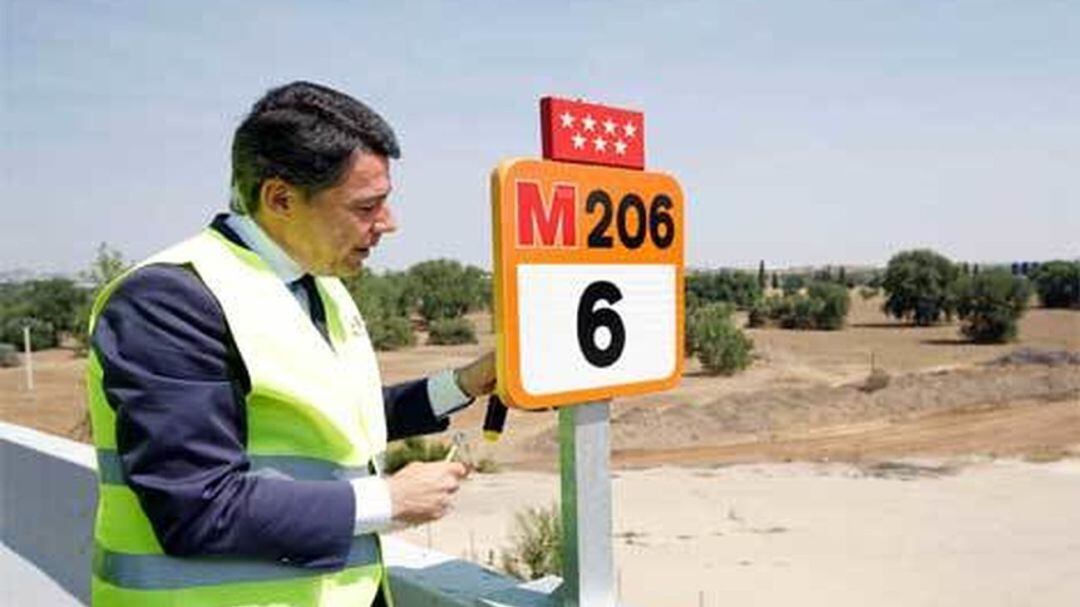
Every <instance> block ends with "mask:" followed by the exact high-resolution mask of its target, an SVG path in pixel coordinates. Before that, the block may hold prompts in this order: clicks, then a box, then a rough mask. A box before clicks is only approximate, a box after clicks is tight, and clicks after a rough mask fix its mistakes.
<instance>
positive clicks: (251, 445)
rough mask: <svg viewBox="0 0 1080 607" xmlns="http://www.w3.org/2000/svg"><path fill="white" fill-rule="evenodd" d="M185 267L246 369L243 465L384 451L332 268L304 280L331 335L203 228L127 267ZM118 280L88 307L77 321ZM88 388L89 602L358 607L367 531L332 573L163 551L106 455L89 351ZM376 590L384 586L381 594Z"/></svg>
mask: <svg viewBox="0 0 1080 607" xmlns="http://www.w3.org/2000/svg"><path fill="white" fill-rule="evenodd" d="M152 263H167V264H177V265H181V264H183V265H190V266H191V267H193V268H194V270H195V272H196V273H197V274H198V276H199V278H200V279H201V280H202V282H203V283H204V284H205V285H206V286H207V287H208V288H209V289H210V291H211V292H212V293H213V295H214V297H215V298H216V299H217V301H218V302H219V303H220V304H221V308H222V310H223V312H224V314H225V319H226V321H227V322H228V325H229V329H230V331H231V333H232V337H233V339H234V340H235V342H236V346H237V348H238V350H239V353H240V356H241V358H242V359H243V361H244V365H245V366H246V368H247V372H248V375H249V376H250V379H251V391H250V392H249V393H248V395H247V399H246V411H247V446H246V450H247V455H248V457H249V459H250V461H251V463H252V468H253V469H255V470H257V469H273V470H276V471H277V472H278V473H284V474H287V475H289V476H291V477H293V478H298V479H307V480H318V479H333V478H342V477H344V476H347V475H349V474H350V473H356V472H357V471H359V470H366V469H367V467H368V465H369V463H370V464H373V465H374V466H376V468H378V467H379V462H380V461H381V458H382V455H383V453H384V452H385V450H386V421H385V417H384V413H383V400H382V387H381V381H380V378H379V369H378V366H377V363H376V360H375V353H374V351H373V350H372V348H371V342H370V340H369V338H368V335H367V331H366V328H365V325H364V322H363V320H362V319H361V317H360V313H359V312H358V311H357V309H356V305H355V304H354V303H353V300H352V298H351V297H350V295H349V293H348V291H346V289H345V287H344V286H343V285H342V284H341V281H339V280H337V279H336V278H317V279H316V281H315V282H316V285H317V287H318V291H319V295H320V296H321V298H322V301H323V304H324V307H325V308H326V319H327V330H328V333H329V335H330V342H331V344H332V347H331V345H330V344H328V343H327V341H326V340H325V339H324V338H323V336H322V335H321V334H320V333H319V331H318V329H316V328H315V326H314V325H313V324H312V322H311V320H310V318H309V317H308V316H307V315H306V313H305V312H304V310H303V309H302V308H301V307H300V306H299V305H298V303H297V301H296V299H295V298H294V297H293V295H292V294H291V293H290V292H289V290H288V288H287V287H286V286H285V285H284V284H283V283H282V282H281V280H280V279H279V278H278V277H277V276H276V275H275V274H274V273H273V272H272V271H271V270H270V268H269V267H267V265H266V264H265V263H264V262H263V261H262V259H261V258H260V257H259V256H258V255H256V254H255V253H253V252H251V251H249V250H247V249H244V248H243V247H240V246H237V245H235V244H234V243H232V242H230V241H228V240H227V239H226V238H224V237H223V236H222V235H221V234H219V233H218V232H216V231H214V230H211V229H208V230H205V231H204V232H202V233H201V234H199V235H197V236H195V237H194V238H191V239H189V240H187V241H185V242H182V243H180V244H178V245H176V246H174V247H172V248H170V249H167V250H166V251H164V252H162V253H159V254H158V255H155V256H153V257H151V258H150V259H148V260H146V261H144V262H143V263H142V264H139V266H137V267H141V266H143V265H147V264H152ZM125 277H126V275H125V276H121V277H120V278H118V279H117V280H116V281H114V282H113V283H112V284H110V285H109V286H107V287H106V288H105V289H103V291H102V293H101V294H100V296H99V297H98V299H97V301H96V302H95V304H94V308H93V311H92V313H91V318H90V331H91V333H92V332H93V328H94V324H95V322H96V320H97V317H98V315H99V314H100V313H101V310H102V308H103V307H104V305H105V303H106V302H107V301H108V299H109V297H110V295H111V294H112V293H113V292H114V291H115V289H116V287H117V286H118V285H119V284H120V283H121V282H122V281H123V280H124V278H125ZM86 377H87V388H88V389H87V393H88V397H89V407H90V415H91V423H92V426H93V435H94V445H95V446H96V447H97V453H98V489H99V497H98V510H97V518H96V521H95V526H94V542H95V554H94V560H93V575H92V582H91V586H92V587H91V593H92V596H93V604H94V605H95V606H96V607H113V606H118V607H127V606H131V607H135V606H138V607H165V606H169V607H173V606H175V607H181V606H182V607H225V606H228V607H240V606H245V607H246V606H260V607H269V606H271V605H273V606H286V605H288V606H303V607H360V606H367V605H369V604H370V603H371V602H372V600H373V599H374V597H375V595H376V593H377V592H378V589H379V587H380V585H383V586H384V587H385V585H386V573H385V570H384V567H383V565H382V559H381V556H380V550H379V542H378V536H376V535H375V534H368V535H360V536H357V537H355V538H354V539H353V543H352V547H351V550H350V553H349V557H348V560H347V564H346V566H345V568H344V569H342V570H340V571H336V572H331V573H320V572H315V571H311V570H308V569H303V568H299V567H295V566H289V565H287V564H283V563H277V562H273V561H267V560H262V561H260V560H254V559H240V558H237V559H231V558H230V559H226V558H221V557H202V558H180V557H172V556H168V555H165V554H164V551H163V550H162V548H161V544H160V542H159V541H158V538H157V536H156V535H155V533H154V530H153V528H152V527H151V525H150V521H149V519H148V518H147V516H146V514H145V513H144V512H143V510H142V507H141V506H140V505H139V501H138V498H137V497H136V495H135V493H134V492H133V491H132V490H131V488H130V487H128V485H127V484H126V483H125V480H124V475H123V472H122V470H121V467H120V461H119V457H118V456H117V451H116V414H115V412H114V411H113V409H112V408H111V407H110V406H109V404H108V402H107V401H106V397H105V392H104V389H103V386H102V368H101V364H100V362H99V361H98V360H97V358H96V356H95V355H94V354H93V353H91V355H90V360H89V364H88V365H87V375H86ZM387 597H389V593H388V592H387Z"/></svg>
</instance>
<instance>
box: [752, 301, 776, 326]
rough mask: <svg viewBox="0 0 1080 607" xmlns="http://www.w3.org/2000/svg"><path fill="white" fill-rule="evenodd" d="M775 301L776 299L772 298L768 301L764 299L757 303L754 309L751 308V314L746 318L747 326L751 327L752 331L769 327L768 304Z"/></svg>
mask: <svg viewBox="0 0 1080 607" xmlns="http://www.w3.org/2000/svg"><path fill="white" fill-rule="evenodd" d="M773 299H776V298H775V297H770V298H768V299H763V300H761V301H758V302H756V303H755V304H754V307H752V308H750V314H749V315H748V316H747V318H746V326H748V327H750V328H751V329H757V328H760V327H764V326H765V325H767V324H768V323H769V304H768V302H769V301H771V300H773Z"/></svg>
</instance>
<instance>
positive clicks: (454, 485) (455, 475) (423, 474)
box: [387, 462, 469, 525]
mask: <svg viewBox="0 0 1080 607" xmlns="http://www.w3.org/2000/svg"><path fill="white" fill-rule="evenodd" d="M468 475H469V471H468V469H467V468H465V466H464V464H461V463H460V462H429V463H421V462H413V463H411V464H409V465H408V466H405V467H404V468H402V469H401V470H399V471H398V472H397V474H395V475H393V476H391V477H390V478H389V479H387V485H389V487H390V503H391V505H392V506H393V515H392V518H393V519H394V520H395V521H400V522H403V523H407V524H409V525H418V524H420V523H427V522H430V521H434V520H437V519H440V518H442V517H443V516H445V515H446V513H447V511H448V510H449V508H450V496H452V495H453V494H454V493H456V492H457V490H458V488H459V487H460V486H461V481H462V479H464V478H465V477H466V476H468Z"/></svg>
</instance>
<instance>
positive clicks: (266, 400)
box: [87, 82, 494, 607]
mask: <svg viewBox="0 0 1080 607" xmlns="http://www.w3.org/2000/svg"><path fill="white" fill-rule="evenodd" d="M398 156H399V150H398V145H397V141H396V138H395V136H394V133H393V131H392V130H391V128H390V126H389V125H388V124H387V123H386V122H385V121H384V120H383V119H382V118H381V117H380V116H379V115H378V114H376V113H375V112H373V111H372V110H371V109H369V108H368V107H366V106H365V105H363V104H361V103H360V102H358V101H356V100H354V99H352V98H350V97H348V96H346V95H344V94H342V93H340V92H337V91H334V90H332V89H329V88H326V87H322V86H318V85H314V84H310V83H305V82H297V83H293V84H289V85H287V86H283V87H280V88H277V89H274V90H271V91H270V92H269V93H267V94H266V96H265V97H263V98H262V99H261V100H260V101H258V102H257V103H256V104H255V106H254V107H253V108H252V110H251V113H250V114H249V115H248V116H247V117H246V118H245V120H244V121H243V123H242V124H241V125H240V126H239V127H238V128H237V130H236V133H235V136H234V140H233V176H232V179H233V200H232V204H231V206H232V210H233V214H230V215H220V216H218V217H216V218H215V219H214V220H213V222H212V224H211V225H210V227H209V228H208V229H207V230H205V231H204V232H203V233H201V234H199V235H197V236H195V237H194V238H191V239H189V240H187V241H185V242H182V243H180V244H178V245H175V246H174V247H172V248H170V249H167V250H166V251H164V252H162V253H159V254H158V255H155V256H154V257H152V258H150V259H149V260H147V261H146V262H143V263H142V264H139V265H138V266H136V268H135V269H133V270H132V271H130V272H129V273H127V274H126V275H124V276H122V277H121V278H120V279H118V280H117V281H116V282H115V283H113V284H111V285H109V286H108V287H106V289H104V291H103V293H102V294H101V295H100V296H99V298H98V301H97V302H96V304H95V306H94V310H93V312H92V314H91V324H90V327H91V328H90V330H91V335H92V341H91V343H92V349H91V357H90V362H89V365H88V372H87V381H88V393H89V400H90V410H91V418H92V422H93V434H94V443H95V445H96V446H97V449H98V460H99V479H100V480H99V489H100V497H99V504H98V514H97V520H96V525H95V531H94V536H95V544H96V546H95V555H94V564H93V578H92V580H93V581H92V584H93V588H92V594H93V601H94V604H95V605H99V606H104V605H109V606H112V605H120V606H127V605H132V606H134V605H140V606H142V605H151V606H157V605H184V606H188V607H191V606H194V607H203V606H225V605H228V606H230V607H234V606H240V605H302V606H309V605H310V606H323V605H327V606H331V605H332V606H339V605H340V606H346V605H347V606H360V605H370V604H387V603H388V602H389V597H388V590H387V585H386V584H387V579H386V572H385V570H384V568H383V565H382V560H381V554H380V550H379V545H378V536H377V533H378V532H380V531H385V530H388V529H390V528H391V527H392V526H396V525H408V524H416V523H423V522H427V521H432V520H435V519H438V518H440V517H441V516H443V515H444V514H445V513H446V511H447V508H448V506H449V501H450V497H451V495H452V494H453V493H454V492H455V491H456V490H457V489H458V486H459V484H460V482H461V480H462V479H463V478H464V477H465V476H466V474H467V471H466V469H465V467H464V466H462V465H461V464H459V463H453V462H445V463H444V462H439V463H427V464H412V465H410V466H408V467H406V468H404V469H403V470H402V471H400V472H398V473H397V474H395V475H393V476H390V477H383V476H381V475H380V472H381V470H380V466H381V464H380V461H381V458H382V456H383V454H384V452H385V448H386V441H387V440H388V439H397V438H403V437H406V436H411V435H417V434H425V433H430V432H436V431H440V430H444V429H445V428H446V427H447V425H448V424H449V421H448V418H447V416H448V415H449V414H450V413H453V412H454V411H456V410H458V409H460V408H461V407H464V406H466V405H467V404H469V403H471V402H472V400H473V399H474V398H475V397H476V396H479V395H481V394H484V393H487V392H490V391H491V389H492V387H493V384H494V369H493V367H494V365H493V360H492V357H491V356H490V355H487V356H483V357H481V358H479V359H477V360H476V361H473V362H472V363H471V364H469V365H466V366H465V367H462V368H461V369H457V370H454V371H450V370H448V371H445V372H443V373H440V374H437V375H436V376H433V377H431V378H428V379H422V380H417V381H413V382H406V383H404V384H400V385H396V386H391V387H389V388H382V387H381V383H380V379H379V371H378V367H377V365H376V361H375V357H374V352H373V351H372V348H371V344H370V341H369V339H368V336H367V332H366V329H365V326H364V323H363V320H362V319H361V317H360V315H359V312H357V310H356V307H355V305H354V304H353V302H352V300H351V298H350V296H349V294H348V292H347V291H346V290H345V289H344V287H343V286H342V285H341V283H340V280H339V279H338V278H339V277H344V276H352V275H355V274H357V273H358V272H359V271H360V269H361V267H362V265H363V262H364V260H365V259H366V258H367V257H368V256H369V255H370V253H371V251H372V249H373V248H375V247H376V246H377V245H378V244H379V240H380V238H381V237H382V236H383V235H384V234H387V233H390V232H393V231H394V230H395V228H396V225H395V222H394V217H393V214H392V212H391V208H390V206H389V202H388V199H389V196H390V192H391V181H390V172H389V160H390V159H391V158H397V157H398Z"/></svg>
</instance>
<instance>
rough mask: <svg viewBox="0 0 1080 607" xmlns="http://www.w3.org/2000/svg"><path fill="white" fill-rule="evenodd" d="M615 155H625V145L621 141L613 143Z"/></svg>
mask: <svg viewBox="0 0 1080 607" xmlns="http://www.w3.org/2000/svg"><path fill="white" fill-rule="evenodd" d="M615 153H616V154H618V155H619V156H622V155H623V154H625V153H626V143H624V142H623V140H622V139H620V140H618V141H616V142H615Z"/></svg>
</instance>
